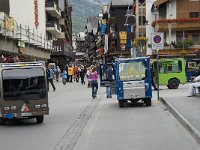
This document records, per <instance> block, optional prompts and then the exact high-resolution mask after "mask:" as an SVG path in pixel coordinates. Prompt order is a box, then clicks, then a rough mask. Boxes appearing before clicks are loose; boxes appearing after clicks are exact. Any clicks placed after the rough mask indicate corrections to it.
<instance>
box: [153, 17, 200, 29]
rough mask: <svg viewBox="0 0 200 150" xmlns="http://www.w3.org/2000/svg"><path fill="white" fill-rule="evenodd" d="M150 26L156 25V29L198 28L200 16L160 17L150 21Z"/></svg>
mask: <svg viewBox="0 0 200 150" xmlns="http://www.w3.org/2000/svg"><path fill="white" fill-rule="evenodd" d="M152 26H154V27H157V28H158V31H168V30H169V28H171V29H172V31H183V30H199V27H200V18H183V19H162V20H157V21H154V22H152Z"/></svg>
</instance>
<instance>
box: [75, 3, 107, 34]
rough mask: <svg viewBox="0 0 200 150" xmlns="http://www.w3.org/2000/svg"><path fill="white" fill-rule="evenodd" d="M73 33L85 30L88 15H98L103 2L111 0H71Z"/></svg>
mask: <svg viewBox="0 0 200 150" xmlns="http://www.w3.org/2000/svg"><path fill="white" fill-rule="evenodd" d="M71 2H72V10H73V11H72V25H73V33H78V32H80V31H83V30H84V27H85V24H86V22H87V17H88V16H98V13H99V12H101V9H102V5H103V4H110V0H71Z"/></svg>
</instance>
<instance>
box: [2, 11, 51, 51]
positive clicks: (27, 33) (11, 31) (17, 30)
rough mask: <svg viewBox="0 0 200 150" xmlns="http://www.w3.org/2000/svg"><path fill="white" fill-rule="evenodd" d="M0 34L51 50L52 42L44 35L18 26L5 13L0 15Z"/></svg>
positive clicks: (26, 27)
mask: <svg viewBox="0 0 200 150" xmlns="http://www.w3.org/2000/svg"><path fill="white" fill-rule="evenodd" d="M0 34H1V35H3V36H5V37H8V38H11V39H14V40H18V41H23V42H25V43H27V44H31V45H35V46H38V47H40V48H44V49H49V50H52V42H50V41H48V40H47V39H46V37H45V35H42V34H38V33H37V32H35V31H34V29H30V28H29V27H28V26H23V25H21V24H18V23H17V22H16V21H15V20H14V18H11V17H9V16H7V15H6V14H5V13H1V15H0Z"/></svg>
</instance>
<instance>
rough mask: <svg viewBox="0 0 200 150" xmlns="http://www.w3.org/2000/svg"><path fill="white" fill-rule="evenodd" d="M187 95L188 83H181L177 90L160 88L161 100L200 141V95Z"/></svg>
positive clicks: (199, 141)
mask: <svg viewBox="0 0 200 150" xmlns="http://www.w3.org/2000/svg"><path fill="white" fill-rule="evenodd" d="M155 95H156V92H154V96H155ZM187 95H188V84H186V85H181V86H180V87H179V88H178V89H175V90H165V89H163V90H160V99H161V101H162V102H163V103H164V104H165V105H166V106H167V108H168V109H169V111H170V112H171V113H172V114H173V115H174V116H175V118H176V119H177V120H178V121H179V122H180V123H181V124H182V125H183V126H184V127H185V128H186V129H187V130H188V131H189V132H190V133H191V134H192V136H193V137H194V138H195V139H196V140H197V142H198V143H200V118H199V117H200V96H195V97H187Z"/></svg>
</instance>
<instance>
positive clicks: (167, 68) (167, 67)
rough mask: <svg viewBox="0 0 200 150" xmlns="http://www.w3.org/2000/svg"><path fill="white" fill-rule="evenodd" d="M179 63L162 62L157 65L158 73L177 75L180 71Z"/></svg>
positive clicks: (180, 65)
mask: <svg viewBox="0 0 200 150" xmlns="http://www.w3.org/2000/svg"><path fill="white" fill-rule="evenodd" d="M181 67H182V64H181V61H163V62H160V63H159V68H160V71H159V72H160V73H178V72H181V71H182V69H181Z"/></svg>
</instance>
